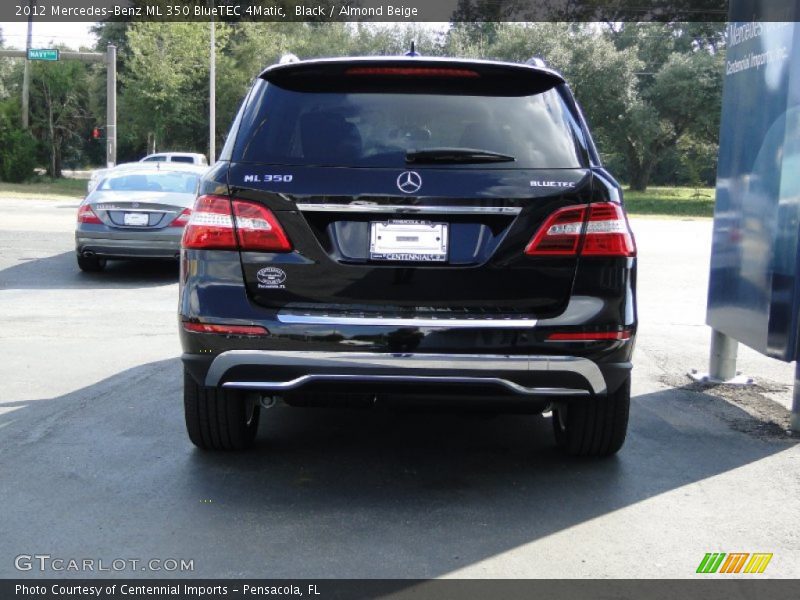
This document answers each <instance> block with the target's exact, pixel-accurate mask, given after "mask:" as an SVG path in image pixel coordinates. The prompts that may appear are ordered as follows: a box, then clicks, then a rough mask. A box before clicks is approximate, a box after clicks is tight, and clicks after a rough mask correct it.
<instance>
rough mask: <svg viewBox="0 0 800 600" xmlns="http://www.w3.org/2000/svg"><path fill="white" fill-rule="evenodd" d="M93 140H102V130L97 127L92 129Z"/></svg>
mask: <svg viewBox="0 0 800 600" xmlns="http://www.w3.org/2000/svg"><path fill="white" fill-rule="evenodd" d="M92 139H93V140H99V139H100V128H99V127H95V128H94V129H92Z"/></svg>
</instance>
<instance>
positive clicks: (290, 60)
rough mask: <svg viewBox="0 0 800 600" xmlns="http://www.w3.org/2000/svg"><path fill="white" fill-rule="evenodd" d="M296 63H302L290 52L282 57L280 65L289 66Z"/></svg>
mask: <svg viewBox="0 0 800 600" xmlns="http://www.w3.org/2000/svg"><path fill="white" fill-rule="evenodd" d="M296 62H300V59H299V58H297V56H295V55H294V54H292V53H291V52H289V53H287V54H284V55H283V56H281V59H280V60H279V61H278V64H279V65H288V64H289V63H296Z"/></svg>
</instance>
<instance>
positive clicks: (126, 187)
mask: <svg viewBox="0 0 800 600" xmlns="http://www.w3.org/2000/svg"><path fill="white" fill-rule="evenodd" d="M198 180H199V176H198V175H195V174H193V173H148V174H144V173H131V174H128V175H117V176H114V177H108V178H107V179H105V180H104V181H103V182H102V183H101V184H100V185H99V186H98V187H97V189H98V190H101V191H117V192H174V193H186V194H194V193H195V190H196V189H197V182H198Z"/></svg>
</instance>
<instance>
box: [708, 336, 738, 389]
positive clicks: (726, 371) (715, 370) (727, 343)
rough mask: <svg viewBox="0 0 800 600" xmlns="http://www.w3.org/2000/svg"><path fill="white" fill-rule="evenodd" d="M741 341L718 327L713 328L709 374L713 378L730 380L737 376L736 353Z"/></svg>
mask: <svg viewBox="0 0 800 600" xmlns="http://www.w3.org/2000/svg"><path fill="white" fill-rule="evenodd" d="M738 350H739V342H737V341H736V340H735V339H733V338H732V337H728V336H727V335H725V334H724V333H722V332H719V331H717V330H716V329H712V330H711V357H710V358H709V365H708V371H709V373H708V375H709V377H710V378H711V380H712V381H713V380H716V381H728V380H729V379H733V378H734V377H736V354H737V352H738Z"/></svg>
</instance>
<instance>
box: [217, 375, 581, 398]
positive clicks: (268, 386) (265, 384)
mask: <svg viewBox="0 0 800 600" xmlns="http://www.w3.org/2000/svg"><path fill="white" fill-rule="evenodd" d="M314 381H333V382H341V381H351V382H366V383H369V382H376V383H422V384H428V383H433V384H436V383H450V384H459V383H464V384H469V385H481V384H485V385H498V386H501V387H504V388H506V389H508V390H510V391H512V392H515V393H517V394H524V395H526V396H588V395H589V392H587V391H586V390H573V389H568V388H529V387H525V386H523V385H519V384H518V383H514V382H513V381H509V380H508V379H503V378H501V377H438V376H429V375H340V374H331V375H324V374H322V375H303V376H302V377H298V378H296V379H292V380H290V381H257V382H252V381H227V382H225V383H223V384H222V387H224V388H232V389H248V390H265V391H273V392H281V391H288V390H293V389H296V388H299V387H302V386H304V385H305V384H307V383H312V382H314Z"/></svg>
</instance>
